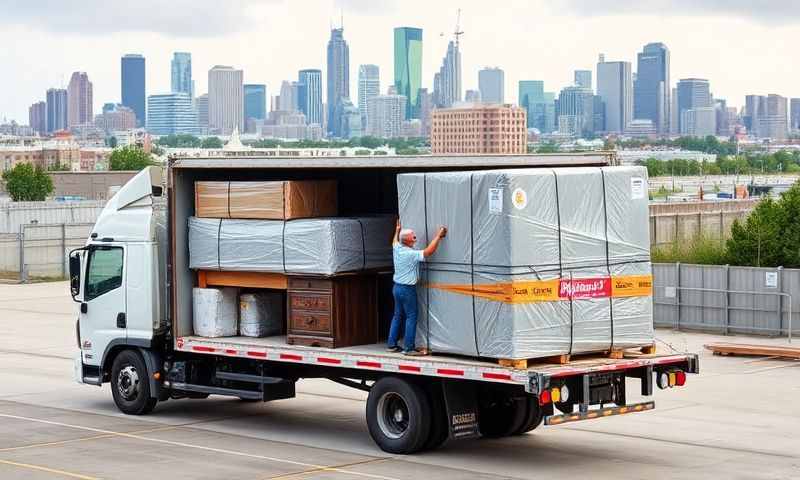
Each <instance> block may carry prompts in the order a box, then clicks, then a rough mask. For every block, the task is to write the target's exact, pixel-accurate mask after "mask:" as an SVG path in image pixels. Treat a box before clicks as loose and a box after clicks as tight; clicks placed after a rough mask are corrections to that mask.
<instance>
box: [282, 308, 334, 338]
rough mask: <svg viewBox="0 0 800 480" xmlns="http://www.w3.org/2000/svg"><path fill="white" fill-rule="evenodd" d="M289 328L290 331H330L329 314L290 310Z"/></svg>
mask: <svg viewBox="0 0 800 480" xmlns="http://www.w3.org/2000/svg"><path fill="white" fill-rule="evenodd" d="M289 330H290V333H291V332H292V331H303V332H318V333H331V316H330V314H329V313H319V312H304V311H292V312H291V314H290V318H289Z"/></svg>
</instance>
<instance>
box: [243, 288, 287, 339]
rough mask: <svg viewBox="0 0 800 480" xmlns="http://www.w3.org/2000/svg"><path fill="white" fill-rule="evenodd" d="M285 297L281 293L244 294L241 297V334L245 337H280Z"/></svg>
mask: <svg viewBox="0 0 800 480" xmlns="http://www.w3.org/2000/svg"><path fill="white" fill-rule="evenodd" d="M282 330H283V295H281V293H280V292H258V293H243V294H241V295H240V296H239V333H240V334H241V335H244V336H245V337H269V336H271V335H280V333H281V331H282Z"/></svg>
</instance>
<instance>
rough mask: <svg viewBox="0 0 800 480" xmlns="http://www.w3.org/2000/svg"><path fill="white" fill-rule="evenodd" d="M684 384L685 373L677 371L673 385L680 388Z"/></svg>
mask: <svg viewBox="0 0 800 480" xmlns="http://www.w3.org/2000/svg"><path fill="white" fill-rule="evenodd" d="M685 383H686V372H684V371H683V370H678V371H677V372H675V385H677V386H679V387H682V386H683V385H684V384H685Z"/></svg>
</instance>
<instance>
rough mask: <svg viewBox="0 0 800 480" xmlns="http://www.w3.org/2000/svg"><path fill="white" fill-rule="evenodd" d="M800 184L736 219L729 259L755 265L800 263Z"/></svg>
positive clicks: (734, 262) (770, 265)
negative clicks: (741, 218)
mask: <svg viewBox="0 0 800 480" xmlns="http://www.w3.org/2000/svg"><path fill="white" fill-rule="evenodd" d="M797 218H800V185H795V186H793V187H792V188H790V189H789V190H787V191H786V192H784V193H783V195H781V197H780V199H778V200H773V199H771V198H766V199H764V200H762V201H761V202H759V204H758V206H756V208H755V209H754V210H753V211H752V212H751V213H750V215H749V216H748V217H747V219H746V220H745V221H744V222H740V221H738V220H737V221H735V222H734V223H733V226H732V227H731V238H729V239H728V242H727V249H728V257H729V258H730V262H731V263H732V264H736V265H751V266H756V267H778V266H784V267H791V268H796V267H798V266H800V223H799V222H797Z"/></svg>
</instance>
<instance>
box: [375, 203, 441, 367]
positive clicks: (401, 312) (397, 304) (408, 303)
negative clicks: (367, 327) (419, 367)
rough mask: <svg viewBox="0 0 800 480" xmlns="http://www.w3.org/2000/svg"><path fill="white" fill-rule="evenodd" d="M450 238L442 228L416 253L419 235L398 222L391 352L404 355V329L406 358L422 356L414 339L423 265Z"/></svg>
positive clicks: (393, 245)
mask: <svg viewBox="0 0 800 480" xmlns="http://www.w3.org/2000/svg"><path fill="white" fill-rule="evenodd" d="M445 235H447V228H446V227H439V231H438V232H436V236H435V237H434V238H433V240H431V243H430V244H428V246H427V247H425V249H424V250H415V249H414V245H415V244H416V243H417V235H416V234H415V233H414V231H413V230H411V229H409V228H406V229H401V227H400V220H399V219H398V220H397V227H396V228H395V231H394V239H393V240H392V258H393V260H394V276H393V277H392V279H393V280H394V287H392V296H393V297H394V316H393V317H392V326H391V327H390V328H389V348H388V349H387V350H388V351H390V352H395V353H396V352H400V351H401V349H400V347H398V346H397V339H398V338H399V336H400V329H401V327H403V326H404V325H403V323H404V322H403V320H404V319H405V328H404V334H403V338H404V342H403V348H402V352H403V354H404V355H422V353H420V352H418V351H416V350H415V349H414V340H415V338H416V336H417V280H418V279H419V263H420V262H424V261H425V259H426V258H428V257H430V256H431V255H433V254H434V252H436V249H437V248H438V247H439V242H440V241H441V240H442V239H443V238H444V236H445Z"/></svg>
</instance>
